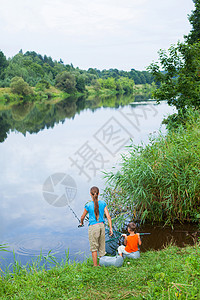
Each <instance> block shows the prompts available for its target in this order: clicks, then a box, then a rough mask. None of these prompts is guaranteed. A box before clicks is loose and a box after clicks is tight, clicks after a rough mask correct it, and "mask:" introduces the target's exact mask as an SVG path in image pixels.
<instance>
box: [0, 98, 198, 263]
mask: <svg viewBox="0 0 200 300" xmlns="http://www.w3.org/2000/svg"><path fill="white" fill-rule="evenodd" d="M134 101H135V102H134ZM174 111H175V110H174V108H173V107H169V106H168V105H167V103H166V102H162V103H161V104H159V105H157V104H156V103H155V102H154V101H153V102H152V101H146V100H145V101H144V99H142V101H141V99H139V101H137V99H135V98H134V97H133V98H131V97H129V98H126V97H121V98H117V97H115V98H114V99H113V98H108V99H103V100H102V99H100V98H97V99H93V100H88V99H73V98H71V99H66V100H65V101H62V102H60V103H58V104H54V105H51V104H37V105H33V104H27V105H23V106H22V105H21V106H15V107H13V108H12V109H11V110H8V111H4V112H0V128H1V135H0V138H1V143H0V166H1V174H0V206H1V210H0V243H6V244H7V245H8V249H9V250H10V251H11V252H1V256H2V258H3V259H4V260H3V263H4V264H6V265H8V264H9V263H11V262H13V253H12V251H14V252H15V254H16V257H17V259H19V260H20V261H21V263H22V264H25V263H27V262H29V261H30V260H31V259H32V258H33V257H36V256H37V255H40V254H41V253H42V255H47V254H48V253H49V251H50V250H51V251H52V252H51V254H52V255H54V256H56V257H57V258H58V259H61V258H64V257H65V253H66V251H69V258H70V259H71V260H74V259H77V260H82V259H84V258H85V257H86V256H88V255H89V254H90V252H89V242H88V236H87V229H88V228H87V222H86V223H85V226H84V227H82V228H78V219H79V218H80V216H81V214H82V211H83V208H84V205H85V203H86V202H87V201H89V200H90V195H89V190H90V187H91V186H93V185H96V186H98V187H99V188H100V194H101V193H102V192H103V189H104V186H105V180H104V178H103V171H109V170H110V169H111V168H112V167H113V166H117V167H118V164H119V162H120V158H121V154H122V153H126V151H127V148H126V146H127V145H129V144H130V139H132V140H133V142H134V143H135V144H139V143H141V142H143V143H148V140H149V135H151V134H158V132H159V131H160V130H161V131H162V133H163V134H165V127H164V125H161V122H162V119H163V118H164V116H167V115H169V114H171V113H173V112H174ZM100 197H101V196H100ZM142 229H143V230H144V231H148V232H151V233H152V235H148V236H146V237H145V236H144V237H143V241H144V242H143V245H144V246H143V248H142V249H141V250H142V251H145V250H147V249H150V248H154V249H158V248H160V247H162V246H163V245H164V243H165V242H166V241H167V239H169V238H166V239H165V240H163V234H162V233H163V229H162V228H161V229H160V228H158V229H156V230H158V231H155V228H148V227H143V228H142ZM178 230H179V231H181V232H182V233H181V235H180V234H178V236H179V237H177V238H175V239H176V240H177V241H178V240H179V238H180V237H181V238H180V239H181V243H182V244H183V243H187V241H188V236H187V235H186V234H184V231H185V232H186V231H187V229H185V228H183V227H181V228H179V229H178ZM192 231H194V228H192V229H191V232H192ZM158 232H160V238H159V239H158V234H157V233H158ZM170 235H171V236H172V237H173V236H176V235H177V234H176V235H174V234H172V232H171V231H170V234H169V235H168V236H170ZM161 237H162V238H161ZM155 241H157V243H155ZM188 242H189V243H191V239H190V241H188Z"/></svg>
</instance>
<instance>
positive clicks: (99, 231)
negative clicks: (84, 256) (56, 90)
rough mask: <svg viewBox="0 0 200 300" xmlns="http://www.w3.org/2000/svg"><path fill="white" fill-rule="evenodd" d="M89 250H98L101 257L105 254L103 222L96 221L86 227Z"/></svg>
mask: <svg viewBox="0 0 200 300" xmlns="http://www.w3.org/2000/svg"><path fill="white" fill-rule="evenodd" d="M88 234H89V242H90V251H91V252H95V251H98V252H99V256H100V257H102V256H104V255H105V254H106V250H105V226H104V223H97V224H95V225H90V226H89V229H88Z"/></svg>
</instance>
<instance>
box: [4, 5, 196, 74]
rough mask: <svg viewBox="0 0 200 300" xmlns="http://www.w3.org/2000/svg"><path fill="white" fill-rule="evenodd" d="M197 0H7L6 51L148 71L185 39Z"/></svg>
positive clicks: (84, 66) (99, 66)
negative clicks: (161, 54)
mask: <svg viewBox="0 0 200 300" xmlns="http://www.w3.org/2000/svg"><path fill="white" fill-rule="evenodd" d="M193 9H194V4H193V1H192V0H163V1H161V0H123V1H122V0H34V1H33V0H17V1H16V0H6V1H2V3H1V9H0V41H1V42H0V50H1V51H3V53H4V54H5V55H6V57H7V58H8V57H13V56H14V55H15V54H17V53H18V52H19V51H20V50H21V49H22V50H23V52H24V53H25V52H26V51H35V52H37V53H39V54H42V55H45V54H46V55H47V56H51V57H52V59H53V60H60V58H61V59H62V60H63V62H64V63H65V64H71V63H72V64H73V65H74V66H75V67H79V68H80V69H84V70H87V69H88V68H90V67H91V68H97V69H100V70H102V69H110V68H117V69H119V70H126V71H129V70H131V69H132V68H134V69H136V70H140V71H142V70H145V69H146V67H147V66H148V65H150V64H151V63H152V62H153V61H157V59H158V54H157V52H158V50H159V49H168V48H169V47H170V45H171V44H175V43H177V41H178V40H180V41H183V36H184V35H186V34H188V33H189V31H190V29H191V25H190V23H189V21H188V14H191V11H192V10H193Z"/></svg>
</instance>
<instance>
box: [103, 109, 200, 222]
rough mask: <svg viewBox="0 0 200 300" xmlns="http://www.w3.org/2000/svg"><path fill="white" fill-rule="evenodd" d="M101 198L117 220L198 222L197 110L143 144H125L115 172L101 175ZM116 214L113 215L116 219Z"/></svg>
mask: <svg viewBox="0 0 200 300" xmlns="http://www.w3.org/2000/svg"><path fill="white" fill-rule="evenodd" d="M106 176H107V178H108V185H107V190H106V191H105V198H106V201H107V203H108V204H109V206H110V208H111V209H110V211H112V213H113V218H117V220H118V224H120V222H123V220H125V219H126V218H127V216H128V215H129V216H130V217H131V218H132V217H133V215H134V217H135V218H136V219H137V220H138V219H139V220H142V221H149V222H152V223H153V222H163V223H165V224H170V225H173V224H174V223H175V222H181V223H183V222H198V221H199V219H200V214H199V210H200V114H199V112H198V111H196V112H190V114H188V117H187V121H186V123H185V124H184V125H180V126H178V127H177V128H175V129H171V130H169V131H168V133H167V135H166V136H163V135H162V134H160V135H159V136H158V137H152V138H151V140H150V143H149V144H148V145H140V146H136V145H134V144H132V145H131V146H130V147H129V154H128V155H124V156H123V157H122V163H121V168H120V170H118V171H117V170H116V171H115V170H114V172H111V173H109V174H107V175H106ZM124 215H125V218H124ZM115 216H116V217H115Z"/></svg>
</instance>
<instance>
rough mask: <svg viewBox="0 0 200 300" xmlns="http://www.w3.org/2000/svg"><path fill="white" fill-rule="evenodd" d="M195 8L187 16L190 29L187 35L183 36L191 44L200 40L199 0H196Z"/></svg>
mask: <svg viewBox="0 0 200 300" xmlns="http://www.w3.org/2000/svg"><path fill="white" fill-rule="evenodd" d="M194 2H195V10H194V11H193V12H192V14H191V15H190V16H189V21H190V24H191V25H192V29H191V31H190V33H189V34H188V36H185V38H186V40H187V42H188V43H189V44H193V43H196V42H199V41H200V0H196V1H194Z"/></svg>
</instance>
